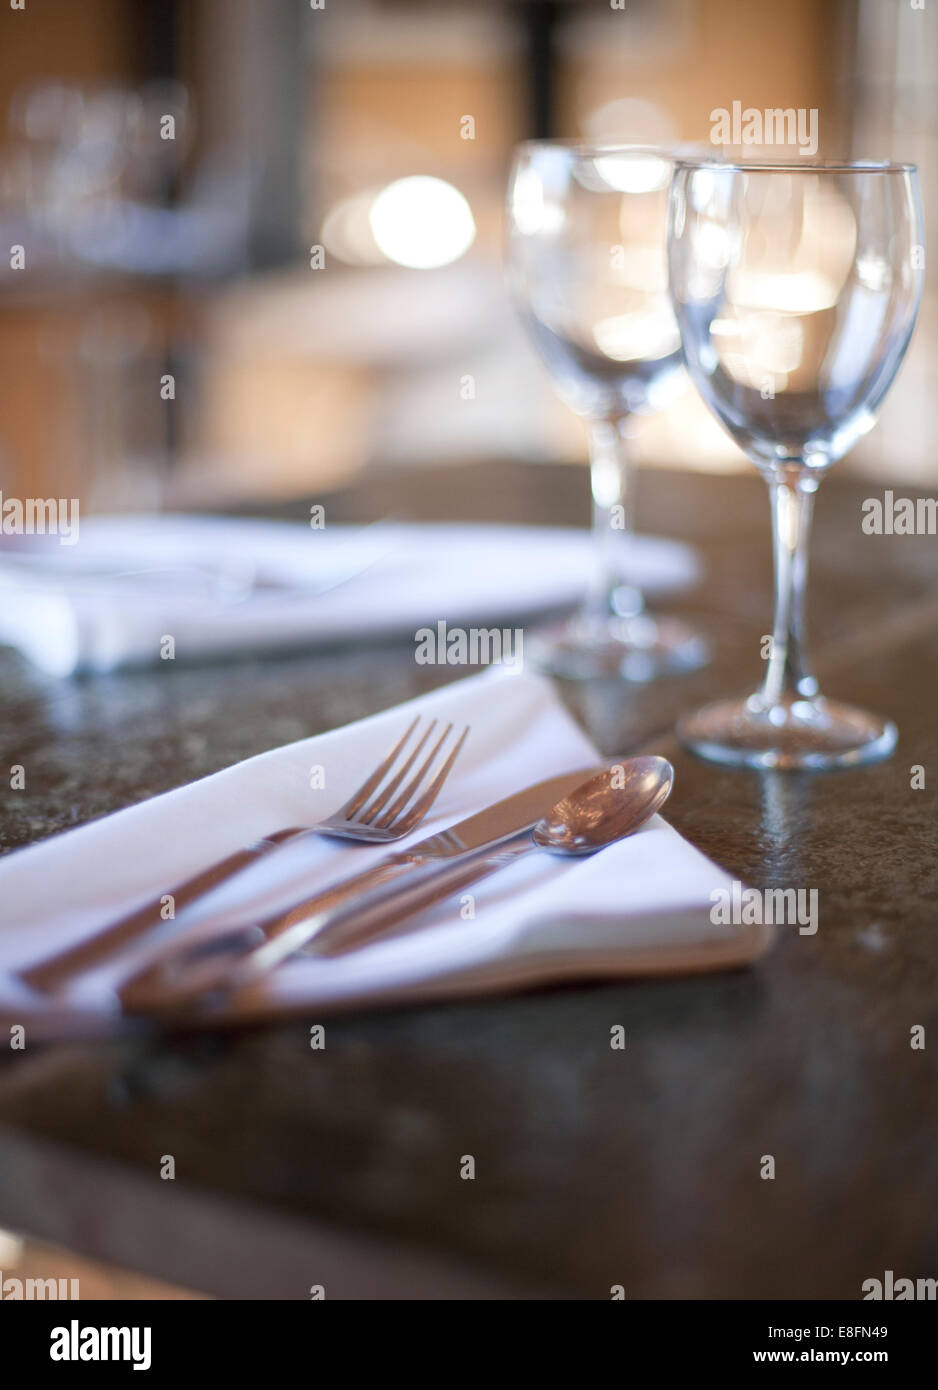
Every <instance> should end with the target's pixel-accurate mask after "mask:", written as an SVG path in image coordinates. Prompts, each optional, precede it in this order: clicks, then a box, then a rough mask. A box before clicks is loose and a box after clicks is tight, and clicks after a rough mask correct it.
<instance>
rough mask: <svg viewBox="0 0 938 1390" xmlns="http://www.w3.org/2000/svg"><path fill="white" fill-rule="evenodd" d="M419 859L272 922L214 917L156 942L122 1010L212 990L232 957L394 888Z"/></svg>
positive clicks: (344, 883)
mask: <svg viewBox="0 0 938 1390" xmlns="http://www.w3.org/2000/svg"><path fill="white" fill-rule="evenodd" d="M414 864H415V861H414V858H413V856H411V855H410V854H407V853H406V852H402V853H399V854H395V855H389V856H388V857H387V858H385V859H382V860H381V861H380V863H378V864H374V865H373V866H372V867H371V868H370V869H365V870H363V871H362V872H360V873H357V874H353V875H351V877H349V878H344V879H340V880H339V882H338V883H334V884H333V885H332V886H331V887H329V888H321V889H318V890H317V891H316V892H315V893H312V894H310V893H307V894H306V895H305V896H304V897H302V898H300V899H298V900H297V901H296V902H294V903H292V904H291V905H290V906H289V907H287V908H278V909H277V911H276V912H273V913H271V914H269V915H268V916H267V917H264V918H261V919H258V918H256V917H255V918H249V919H246V920H243V921H241V922H232V923H229V924H226V925H224V926H221V927H219V926H218V925H217V923H215V922H214V921H213V919H212V918H211V917H209V918H206V919H205V920H204V921H202V922H198V923H196V924H195V926H194V927H193V928H192V929H191V930H189V931H187V932H186V933H185V934H184V935H181V936H180V937H179V938H177V939H176V940H175V941H174V942H173V943H172V944H171V945H170V946H168V947H167V945H166V943H165V942H163V943H160V942H152V943H150V944H149V948H148V949H146V948H145V949H144V951H143V952H141V953H140V955H138V957H137V958H136V960H134V961H133V962H132V965H133V969H132V971H131V973H130V974H128V975H127V976H126V978H125V979H124V981H123V983H122V984H121V985H120V987H119V988H118V997H119V999H120V1003H121V1007H122V1008H123V1009H124V1010H125V1011H128V1012H137V1011H139V1010H141V1009H148V1008H152V1007H155V1006H159V1005H160V1004H161V1003H163V1002H165V1001H168V1000H169V999H170V997H173V998H175V997H176V996H177V995H179V994H180V991H182V992H184V993H185V995H186V997H187V998H188V997H189V996H190V995H191V996H193V997H194V996H195V995H196V994H198V993H201V992H202V991H203V990H209V989H211V987H212V982H213V980H214V979H215V978H216V977H217V978H221V977H223V976H224V975H225V974H226V973H227V969H228V968H229V967H230V965H231V959H232V956H233V955H234V956H237V955H238V954H239V953H240V952H242V951H244V950H245V949H249V948H250V947H254V946H257V944H258V942H259V941H260V943H261V944H262V945H264V944H266V943H267V941H268V940H278V939H280V938H281V936H282V935H283V934H286V933H288V932H289V931H290V929H291V928H292V927H293V926H294V924H295V923H297V922H300V921H306V920H308V919H309V918H310V916H311V915H313V914H317V915H322V914H329V913H331V912H338V911H339V910H340V909H341V908H342V907H343V906H344V905H345V904H347V903H349V902H350V901H352V900H354V899H357V898H358V897H359V895H360V894H362V893H367V892H368V891H369V890H372V889H375V888H378V887H381V886H383V885H385V884H387V883H390V882H393V881H394V880H395V879H397V878H399V877H400V876H401V875H403V874H404V873H406V872H408V871H409V872H413V870H414Z"/></svg>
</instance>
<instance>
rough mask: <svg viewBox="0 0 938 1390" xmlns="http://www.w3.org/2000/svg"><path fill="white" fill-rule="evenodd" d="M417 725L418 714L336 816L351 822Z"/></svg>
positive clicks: (418, 721) (418, 720)
mask: <svg viewBox="0 0 938 1390" xmlns="http://www.w3.org/2000/svg"><path fill="white" fill-rule="evenodd" d="M419 723H420V715H419V714H418V715H417V718H416V719H415V720H414V722H413V723H412V724H411V725H410V726H409V727H408V728H407V729H406V730H405V732H404V736H403V737H402V738H400V739H398V741H397V743H395V745H394V747H393V748H392V749H391V751H390V753H389V754H388V755H387V757H386V758H385V759H384V761H383V762H381V763H379V764H378V766H377V767H376V768H375V770H374V772H373V773H372V774H371V776H370V777H368V778H366V780H365V781H364V782H362V784H361V786H360V787H359V788H358V791H357V792H354V793H353V794H352V796H351V797H350V798H349V800H348V801H347V802H346V803H345V805H344V806H343V807H342V809H341V810H340V811H338V812H337V813H336V814H337V815H340V816H344V817H345V819H346V820H351V818H352V816H354V814H355V812H356V811H357V810H358V809H359V807H361V806H363V805H364V804H365V802H366V801H367V800H368V798H369V796H371V793H372V792H373V791H374V789H375V787H377V786H378V785H379V784H380V782H381V779H382V777H384V775H385V773H386V772H387V771H388V768H390V767H391V766H392V765H393V764H394V762H395V761H396V759H397V756H398V754H399V753H400V751H401V749H402V748H403V747H404V745H405V743H406V742H407V740H408V739H409V738H410V736H411V734H412V733H413V732H414V730H415V729H416V727H417V725H418V724H419Z"/></svg>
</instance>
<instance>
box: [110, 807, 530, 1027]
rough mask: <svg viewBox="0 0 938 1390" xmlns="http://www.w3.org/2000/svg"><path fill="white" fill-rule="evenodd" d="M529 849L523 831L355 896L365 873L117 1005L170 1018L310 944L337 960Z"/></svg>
mask: <svg viewBox="0 0 938 1390" xmlns="http://www.w3.org/2000/svg"><path fill="white" fill-rule="evenodd" d="M534 848H535V845H534V843H533V841H532V840H531V838H530V833H529V832H528V831H527V830H526V831H524V832H522V833H521V834H520V835H517V836H514V837H512V838H511V839H506V840H505V841H503V842H502V843H501V844H500V845H498V846H497V848H494V849H493V847H492V846H491V845H488V846H481V847H480V848H479V849H476V850H469V851H467V852H466V853H465V854H461V855H459V856H457V857H456V858H454V859H447V860H443V861H430V862H428V863H424V864H418V865H415V864H414V863H413V862H404V863H401V864H399V865H398V870H399V872H398V873H396V874H394V875H393V876H391V875H388V876H387V877H385V879H384V881H382V882H380V883H374V884H373V885H372V886H371V887H370V888H369V889H368V890H367V891H366V892H364V893H362V892H361V888H362V878H363V877H364V875H362V876H359V877H357V878H356V880H355V883H354V889H355V890H356V892H355V896H354V898H353V899H352V900H351V901H350V900H349V899H350V894H349V893H345V894H343V899H342V901H336V902H333V903H331V904H330V905H328V906H325V907H323V906H321V905H318V906H317V907H315V908H314V909H312V910H307V911H306V912H303V911H302V910H301V909H299V908H297V909H294V911H293V912H292V913H290V914H286V916H285V917H280V918H278V919H277V921H276V924H275V926H274V928H273V929H272V930H271V932H270V934H269V935H268V937H267V939H266V940H264V941H262V942H261V943H260V944H257V943H256V940H254V939H252V940H249V941H245V938H244V936H243V932H242V935H241V936H240V937H239V938H238V939H235V940H233V941H232V947H233V952H234V953H237V954H236V959H234V960H232V958H231V956H232V952H229V953H226V954H225V955H223V956H221V957H218V956H215V957H214V958H211V959H207V960H203V961H201V962H199V961H192V960H190V963H189V966H188V968H185V964H184V963H183V968H182V969H181V970H180V971H178V972H177V973H176V975H175V978H174V977H173V976H172V974H167V972H166V971H165V970H161V969H159V968H157V970H156V971H155V972H154V971H150V972H147V973H146V974H145V975H140V976H137V977H135V979H134V980H132V981H131V982H130V985H129V986H127V987H125V989H124V990H122V991H121V1002H122V1004H123V1005H124V1007H125V1008H126V1009H128V1010H131V1011H138V1010H143V1011H147V1012H166V1011H170V1012H174V1011H177V1010H179V1009H185V1007H186V1006H189V1005H192V1004H195V1003H199V1002H203V1001H206V1000H207V999H208V998H209V997H211V996H213V995H218V994H220V993H228V992H230V991H231V990H234V989H240V988H243V987H244V986H246V985H249V984H254V983H256V981H257V980H259V979H261V978H263V976H265V975H267V974H269V973H270V971H272V970H274V969H276V967H277V966H278V965H280V964H282V962H283V961H285V960H287V959H288V958H289V957H290V956H292V955H295V954H296V953H297V951H299V950H301V949H302V947H304V946H305V945H307V944H308V943H309V942H311V941H312V942H314V944H315V947H316V954H317V955H338V954H344V952H345V951H346V950H349V949H355V948H357V947H359V946H361V945H364V944H365V942H366V941H372V940H375V939H376V938H377V937H379V936H381V935H383V934H384V932H385V930H386V929H387V928H388V927H389V926H392V925H394V924H396V923H397V922H399V921H401V920H402V919H403V918H405V917H409V916H410V915H411V914H412V913H414V912H417V911H419V910H420V909H421V908H423V907H427V906H429V905H430V904H431V903H434V902H438V901H439V900H440V899H441V898H446V897H449V896H451V894H453V893H455V892H457V891H458V890H459V888H461V887H463V886H465V885H466V884H469V883H473V882H478V880H479V879H480V878H485V877H487V876H488V875H489V874H491V873H494V872H495V870H496V869H500V868H501V867H502V866H503V865H504V864H506V863H508V862H509V861H510V860H512V859H517V858H519V857H520V856H521V855H522V854H525V853H527V851H528V850H531V849H534ZM382 867H387V866H382V865H378V866H376V869H377V870H380V869H381V868H382ZM400 870H406V872H400ZM338 886H339V887H340V888H343V887H349V888H351V887H352V886H353V885H352V883H351V881H348V884H340V885H338ZM320 896H325V895H320ZM287 917H288V918H289V919H290V920H287Z"/></svg>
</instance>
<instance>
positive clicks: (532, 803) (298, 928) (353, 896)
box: [118, 764, 604, 1012]
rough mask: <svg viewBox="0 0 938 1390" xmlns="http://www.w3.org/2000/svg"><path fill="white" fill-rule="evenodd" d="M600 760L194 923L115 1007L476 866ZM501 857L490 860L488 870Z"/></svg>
mask: <svg viewBox="0 0 938 1390" xmlns="http://www.w3.org/2000/svg"><path fill="white" fill-rule="evenodd" d="M603 766H604V765H603V764H596V765H593V766H591V767H585V768H579V769H577V771H575V772H565V773H561V774H560V775H558V776H555V777H549V778H547V779H546V780H545V781H543V782H537V783H535V785H534V786H530V787H525V788H524V790H523V791H520V792H516V793H515V794H514V795H513V796H509V797H506V798H505V799H504V800H502V801H497V802H495V804H494V805H492V806H488V807H486V809H485V810H484V811H478V812H477V813H476V814H475V815H472V816H469V817H467V818H466V819H465V820H462V821H459V822H458V823H457V824H456V825H451V826H450V827H449V828H448V829H446V830H442V831H439V832H437V834H435V835H430V836H428V837H427V838H426V839H424V840H421V841H419V843H418V844H416V845H412V846H411V847H410V848H409V849H403V850H398V851H396V852H395V853H393V854H389V855H387V856H386V857H385V858H383V859H382V860H380V861H379V863H377V864H375V865H373V866H372V867H371V868H370V869H366V870H364V871H363V872H361V873H357V874H354V875H353V876H352V877H350V878H347V879H342V880H341V881H340V882H339V883H336V884H333V885H332V886H331V887H329V888H326V889H321V890H320V891H318V892H316V893H313V894H307V895H304V896H303V897H302V898H300V899H298V900H297V901H296V902H293V903H291V904H289V905H288V906H287V907H285V908H283V907H281V908H278V909H277V911H276V912H275V913H272V914H271V915H269V916H268V917H266V918H264V919H261V920H258V919H257V918H256V917H252V918H250V919H249V920H246V921H244V922H241V923H237V922H236V923H234V924H231V923H227V924H226V925H225V927H224V928H223V929H222V930H221V931H219V930H218V928H217V927H216V928H215V930H214V931H212V929H211V923H210V922H206V923H203V924H200V926H201V930H198V931H197V932H195V933H193V934H192V935H188V936H186V937H185V938H184V939H182V940H179V939H177V940H176V941H174V942H173V944H172V946H170V947H169V949H164V950H162V951H161V952H160V954H159V955H158V956H157V957H156V958H155V959H147V960H146V961H145V963H144V964H143V966H142V967H141V968H139V969H137V970H136V971H135V972H134V973H133V974H131V975H130V976H129V977H128V978H127V979H126V980H125V981H124V983H123V985H122V986H121V987H120V988H119V990H118V995H119V999H120V1003H121V1007H122V1008H123V1009H124V1010H125V1011H128V1012H140V1011H149V1010H152V1009H165V1008H167V1007H170V1006H172V1007H177V1006H180V1005H182V1004H183V1003H190V1002H192V1000H193V999H195V998H196V997H198V996H201V995H202V994H203V993H208V992H210V991H211V990H212V989H214V988H221V987H222V986H223V984H224V982H225V980H226V979H227V978H228V976H229V975H230V973H231V971H232V969H233V967H234V966H235V965H236V964H237V960H238V958H240V957H246V956H247V955H248V954H249V953H253V952H254V951H257V950H262V951H263V952H264V953H265V954H264V958H263V959H264V970H265V971H266V970H267V969H273V967H274V965H276V964H279V963H280V961H281V960H286V959H287V957H288V956H291V955H293V954H295V952H296V951H297V950H299V949H300V947H301V946H303V945H305V944H306V943H307V942H308V941H310V940H311V939H312V938H313V937H314V936H315V935H316V933H317V932H318V930H319V929H320V925H324V923H325V921H326V920H327V919H328V920H329V921H330V923H331V921H332V920H333V918H335V920H338V919H339V918H340V917H342V918H343V919H344V917H345V916H346V915H357V912H358V909H359V907H362V908H365V907H368V908H370V909H377V908H379V907H383V906H384V905H385V904H386V902H387V899H386V898H385V897H384V896H383V894H382V896H381V897H379V898H376V899H372V898H367V897H366V896H364V895H367V894H369V893H370V892H371V891H372V890H385V889H386V888H387V886H388V885H390V884H392V883H393V884H394V885H395V888H396V889H397V890H398V891H400V890H402V889H403V890H409V889H411V888H413V889H414V890H417V889H423V888H424V887H425V886H429V884H430V883H431V881H432V882H433V883H436V882H437V875H438V872H439V870H441V869H442V868H443V867H446V868H450V867H453V868H455V867H456V866H464V867H465V869H466V871H467V872H469V871H470V870H471V869H473V868H479V867H481V866H482V863H483V861H484V860H485V858H486V856H488V855H492V854H494V853H495V852H496V851H498V850H499V849H500V848H501V847H506V848H507V845H508V842H512V841H519V842H520V843H523V842H524V841H525V839H526V836H527V834H528V832H530V831H531V830H532V829H533V828H534V826H535V825H536V824H537V822H538V821H539V820H540V819H541V817H542V816H543V815H545V814H546V812H547V811H549V810H550V808H551V807H552V806H553V805H554V804H555V803H556V802H557V801H559V800H560V799H561V797H563V796H566V795H567V793H568V792H571V791H573V789H574V788H575V787H578V786H580V784H581V783H582V782H585V781H587V780H588V779H589V778H590V777H592V776H594V775H595V774H596V773H597V772H599V771H600V770H601V769H602V767H603ZM500 862H502V861H501V860H499V861H498V862H494V863H493V865H492V868H493V869H494V868H497V867H498V866H499V863H500ZM457 886H458V884H457ZM454 891H455V890H454ZM395 901H397V897H396V895H395ZM403 901H405V899H404V898H403V897H402V898H401V902H402V903H403ZM409 910H412V909H408V911H409ZM401 915H404V914H403V913H402V914H401ZM395 920H396V919H395Z"/></svg>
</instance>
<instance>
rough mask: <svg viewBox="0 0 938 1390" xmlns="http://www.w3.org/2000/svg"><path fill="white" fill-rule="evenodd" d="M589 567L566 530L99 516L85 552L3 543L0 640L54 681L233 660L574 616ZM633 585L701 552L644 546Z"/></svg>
mask: <svg viewBox="0 0 938 1390" xmlns="http://www.w3.org/2000/svg"><path fill="white" fill-rule="evenodd" d="M592 564H593V543H592V538H591V537H590V535H589V533H588V532H586V531H583V530H575V529H573V528H571V527H553V528H547V527H545V528H539V527H526V526H500V525H493V526H483V525H448V524H443V525H410V524H403V523H397V522H378V523H376V524H375V525H372V526H362V527H352V526H328V527H326V528H324V529H322V530H315V529H313V528H311V527H309V526H306V525H303V524H302V523H299V522H285V521H257V520H241V519H233V518H226V517H207V516H198V517H197V516H171V515H165V516H141V517H134V516H113V517H94V518H91V519H89V520H87V521H83V522H82V523H81V528H80V533H79V540H78V543H77V544H75V545H69V546H63V545H60V544H59V539H58V537H57V536H50V535H45V536H24V537H2V538H0V593H2V596H3V602H2V603H0V644H7V645H10V646H12V647H16V648H18V649H19V651H20V652H22V654H23V655H24V656H25V657H27V658H28V659H29V660H30V661H32V662H34V663H35V665H37V666H39V667H41V668H42V670H44V671H47V672H49V673H50V674H52V675H56V676H68V675H71V674H73V673H74V672H78V671H98V672H102V671H111V670H115V669H118V668H120V667H124V666H138V665H146V664H150V663H154V662H157V661H159V660H160V659H161V655H163V654H164V653H165V650H166V647H165V639H166V638H167V637H169V638H172V644H173V646H172V654H173V657H174V659H175V660H179V661H192V660H203V659H206V658H215V657H219V656H223V655H226V654H231V653H235V652H262V651H274V650H282V649H287V648H295V647H309V646H313V645H330V644H335V643H341V642H347V641H350V640H361V639H364V638H373V637H379V636H385V635H404V634H407V635H409V636H413V634H414V632H415V631H416V629H417V628H418V627H421V626H424V625H433V624H435V623H436V622H437V621H438V620H440V619H442V618H445V620H446V622H447V623H448V624H449V625H451V626H452V625H463V626H467V625H479V626H483V625H486V624H493V623H498V622H499V621H500V620H508V619H513V618H524V617H527V616H529V615H533V614H536V613H540V612H544V613H546V612H549V611H552V610H559V609H562V608H565V607H572V606H573V605H574V604H575V603H576V602H577V601H578V600H579V599H580V597H581V596H582V594H583V592H584V590H585V588H586V585H587V583H588V581H589V578H590V573H591V567H592ZM628 564H629V568H628V571H627V572H626V573H625V574H624V576H623V582H625V583H628V582H631V583H635V584H637V585H638V586H639V587H641V588H642V589H643V590H644V591H645V593H647V594H649V595H651V596H654V595H663V594H666V593H671V592H675V591H679V590H681V589H684V588H687V587H689V586H690V585H692V584H694V583H695V582H696V581H697V579H698V578H699V571H700V566H699V562H698V558H697V556H696V554H695V553H694V552H693V551H692V550H690V549H689V548H688V547H687V546H685V545H682V544H681V543H679V542H677V541H672V540H665V539H661V538H658V537H653V536H636V537H635V538H634V539H633V540H632V542H631V543H630V549H629V561H628Z"/></svg>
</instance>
